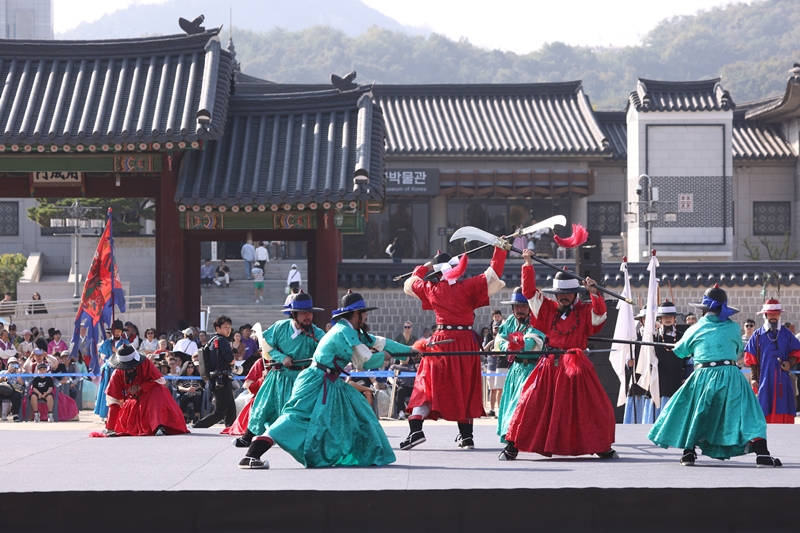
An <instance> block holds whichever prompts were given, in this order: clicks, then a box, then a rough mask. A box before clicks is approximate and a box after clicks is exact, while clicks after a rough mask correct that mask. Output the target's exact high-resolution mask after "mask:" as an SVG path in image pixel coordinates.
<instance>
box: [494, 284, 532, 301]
mask: <svg viewBox="0 0 800 533" xmlns="http://www.w3.org/2000/svg"><path fill="white" fill-rule="evenodd" d="M500 303H501V304H510V305H519V304H522V305H528V299H527V298H525V295H524V294H522V287H514V290H513V291H511V299H509V300H507V301H505V302H500Z"/></svg>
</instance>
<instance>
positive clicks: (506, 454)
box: [497, 445, 519, 461]
mask: <svg viewBox="0 0 800 533" xmlns="http://www.w3.org/2000/svg"><path fill="white" fill-rule="evenodd" d="M517 455H519V450H518V449H516V448H515V447H513V446H511V445H508V446H506V447H505V448H503V451H502V452H500V457H498V458H497V459H498V460H499V461H513V460H514V459H516V458H517Z"/></svg>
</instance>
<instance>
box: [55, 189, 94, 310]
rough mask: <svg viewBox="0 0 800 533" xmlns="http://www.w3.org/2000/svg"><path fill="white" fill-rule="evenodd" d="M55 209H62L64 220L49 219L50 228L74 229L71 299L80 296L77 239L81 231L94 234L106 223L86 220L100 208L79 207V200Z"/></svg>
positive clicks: (92, 219) (90, 219) (72, 236)
mask: <svg viewBox="0 0 800 533" xmlns="http://www.w3.org/2000/svg"><path fill="white" fill-rule="evenodd" d="M53 207H54V208H55V209H63V210H64V214H65V215H66V216H65V217H64V218H51V219H50V227H51V228H75V231H74V233H72V235H71V238H72V264H73V268H74V270H73V272H74V274H75V288H74V291H73V294H72V297H73V298H78V297H79V296H80V291H81V289H80V270H79V259H78V257H79V253H78V237H79V236H80V234H81V229H94V232H95V234H96V233H98V229H99V228H104V227H105V225H106V221H105V220H102V219H97V218H87V217H86V215H87V214H88V213H89V212H91V211H96V210H97V211H99V210H101V209H103V208H102V207H89V206H85V205H81V201H80V200H75V203H74V204H72V205H70V206H58V205H57V206H53Z"/></svg>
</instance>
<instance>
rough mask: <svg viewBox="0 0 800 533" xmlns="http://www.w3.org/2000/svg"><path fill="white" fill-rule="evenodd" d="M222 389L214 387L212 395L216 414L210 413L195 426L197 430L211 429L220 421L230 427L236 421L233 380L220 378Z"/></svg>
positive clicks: (225, 377)
mask: <svg viewBox="0 0 800 533" xmlns="http://www.w3.org/2000/svg"><path fill="white" fill-rule="evenodd" d="M219 379H220V380H222V381H221V383H222V388H220V389H218V388H216V387H214V385H213V384H212V385H211V386H212V387H213V388H212V389H211V394H213V395H214V404H215V407H214V412H212V413H209V414H207V415H206V416H205V418H203V419H201V420H200V421H199V422H197V424H195V425H194V427H196V428H210V427H211V426H213V425H214V424H216V423H217V422H219V421H220V420H223V419H224V420H225V427H226V428H227V427H230V426H232V425H233V423H234V422H235V421H236V404H235V403H234V402H233V388H232V387H231V380H230V378H228V377H227V376H224V377H222V378H219Z"/></svg>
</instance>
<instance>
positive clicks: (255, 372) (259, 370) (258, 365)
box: [245, 357, 264, 381]
mask: <svg viewBox="0 0 800 533" xmlns="http://www.w3.org/2000/svg"><path fill="white" fill-rule="evenodd" d="M263 375H264V358H263V357H259V358H258V361H256V362H255V363H254V364H253V366H251V367H250V372H248V373H247V377H246V378H245V381H257V380H259V379H261V376H263Z"/></svg>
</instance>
